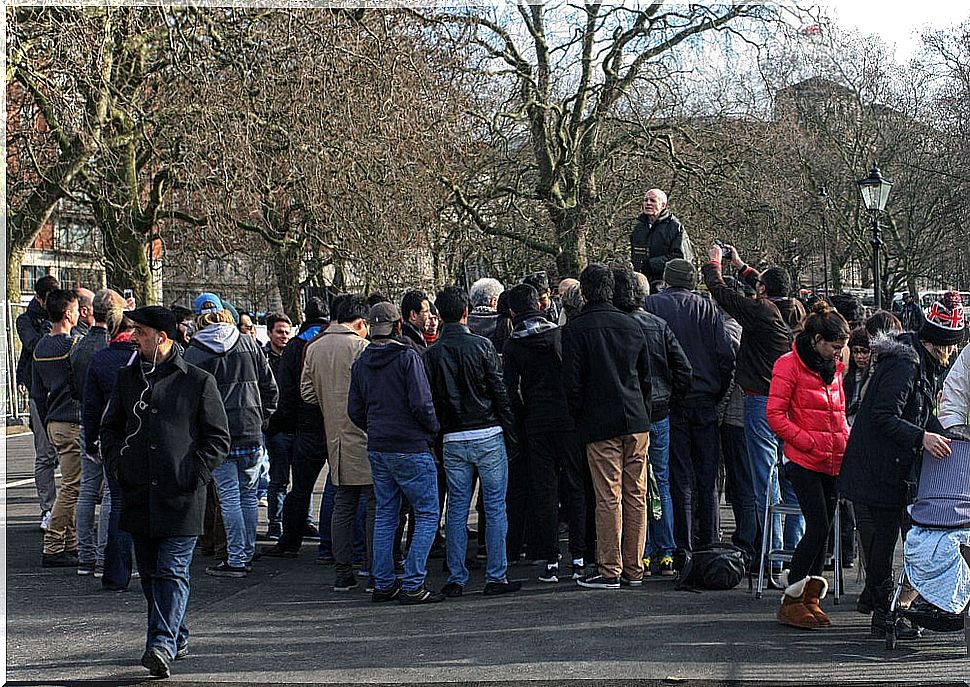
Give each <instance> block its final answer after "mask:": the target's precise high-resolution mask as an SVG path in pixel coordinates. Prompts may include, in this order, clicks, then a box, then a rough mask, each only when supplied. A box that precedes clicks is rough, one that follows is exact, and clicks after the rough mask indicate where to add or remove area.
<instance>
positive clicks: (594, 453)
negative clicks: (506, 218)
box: [562, 263, 651, 589]
mask: <svg viewBox="0 0 970 687" xmlns="http://www.w3.org/2000/svg"><path fill="white" fill-rule="evenodd" d="M579 283H580V286H581V288H582V290H583V297H584V298H585V299H586V305H585V306H584V307H583V310H582V312H581V313H580V314H579V315H577V316H576V317H575V318H573V319H572V320H570V321H569V323H568V324H567V325H566V327H565V329H564V332H563V346H562V347H563V386H564V388H565V391H566V399H567V401H568V403H569V409H570V412H571V414H572V416H573V420H574V421H575V422H576V425H577V426H578V427H579V433H580V438H581V440H582V442H583V443H584V444H585V445H586V458H587V460H588V461H589V467H590V472H591V473H592V478H593V490H594V492H595V494H596V563H597V565H598V567H599V571H598V572H596V573H592V574H590V575H587V576H586V577H583V578H581V579H579V580H577V583H578V584H579V585H580V586H581V587H587V588H590V589H619V588H620V585H621V584H626V585H629V586H632V587H639V586H640V585H642V584H643V543H644V541H645V539H646V536H647V519H646V499H647V448H648V446H649V444H650V434H649V432H650V394H651V382H650V353H649V351H648V350H647V341H646V339H645V338H644V336H643V332H642V331H641V330H640V325H639V324H637V322H636V321H635V320H634V319H633V318H632V317H629V316H628V315H626V314H625V313H622V312H620V311H619V310H617V309H616V308H615V307H614V306H613V304H612V300H613V287H614V279H613V272H612V271H611V270H610V268H609V267H607V266H606V265H604V264H602V263H592V264H591V265H589V266H588V267H587V268H586V269H584V270H583V272H582V274H581V275H580V276H579Z"/></svg>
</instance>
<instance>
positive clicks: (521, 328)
mask: <svg viewBox="0 0 970 687" xmlns="http://www.w3.org/2000/svg"><path fill="white" fill-rule="evenodd" d="M514 325H515V326H514V327H513V329H512V334H511V335H510V336H509V338H508V340H507V341H506V342H505V350H504V351H503V353H502V365H503V367H504V369H505V387H506V389H508V392H509V400H510V401H511V403H512V412H513V413H515V416H516V418H518V419H519V420H520V421H521V422H522V425H523V426H524V427H525V429H526V431H527V432H535V433H543V432H557V431H563V430H567V431H568V430H572V429H573V419H572V417H571V416H570V414H569V406H568V405H567V403H566V391H565V390H564V389H563V386H562V329H560V328H559V326H558V325H555V324H553V323H552V322H550V321H549V320H547V319H546V317H545V315H543V314H542V313H540V312H538V311H532V312H524V313H522V314H521V315H518V316H516V317H515V319H514Z"/></svg>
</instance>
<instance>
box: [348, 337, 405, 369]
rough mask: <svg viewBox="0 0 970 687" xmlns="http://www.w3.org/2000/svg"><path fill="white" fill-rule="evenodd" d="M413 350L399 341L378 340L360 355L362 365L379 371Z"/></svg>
mask: <svg viewBox="0 0 970 687" xmlns="http://www.w3.org/2000/svg"><path fill="white" fill-rule="evenodd" d="M413 350H414V348H413V347H412V346H411V345H410V344H406V343H404V342H401V341H398V340H397V339H378V340H377V341H373V342H371V345H370V346H368V347H367V348H365V349H364V351H363V352H362V353H361V354H360V364H361V365H363V366H364V367H366V368H368V369H371V370H379V369H381V368H383V367H387V366H388V365H390V364H391V363H393V362H394V361H395V360H397V359H398V358H400V357H401V356H402V355H404V354H405V353H406V352H408V351H413Z"/></svg>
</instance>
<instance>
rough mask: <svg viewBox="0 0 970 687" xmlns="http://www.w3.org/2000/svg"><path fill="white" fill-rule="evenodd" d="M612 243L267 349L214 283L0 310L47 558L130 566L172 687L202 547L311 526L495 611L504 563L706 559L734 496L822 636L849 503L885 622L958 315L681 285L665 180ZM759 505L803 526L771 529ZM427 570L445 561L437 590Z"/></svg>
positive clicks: (754, 556) (218, 552) (777, 289)
mask: <svg viewBox="0 0 970 687" xmlns="http://www.w3.org/2000/svg"><path fill="white" fill-rule="evenodd" d="M631 249H632V250H631V255H632V263H631V262H630V261H626V260H622V261H615V262H613V263H610V264H604V263H592V264H590V265H589V266H588V267H586V268H585V269H584V270H583V271H582V273H581V274H580V275H579V278H578V279H571V278H567V279H563V280H561V281H560V282H559V283H558V285H557V288H556V289H555V290H553V289H552V288H551V285H550V283H549V280H548V277H547V276H546V274H545V273H542V272H540V273H536V274H532V275H529V276H526V277H525V278H524V279H523V280H522V281H521V283H518V284H515V285H513V286H511V287H510V288H505V286H504V285H503V284H502V283H500V282H499V281H497V280H495V279H491V278H484V279H480V280H478V281H477V282H475V283H474V284H472V285H471V287H470V289H469V291H468V292H467V293H466V291H465V290H464V289H462V288H460V287H458V286H449V287H446V288H444V289H442V290H440V291H438V292H437V293H436V294H434V295H433V296H432V295H431V294H429V293H425V292H424V291H421V290H418V289H412V290H409V291H407V292H406V293H404V294H403V297H402V298H400V300H399V301H396V302H392V301H391V300H390V299H388V298H385V297H384V296H383V295H382V294H378V293H373V294H369V295H364V294H359V293H344V294H340V295H337V296H336V297H335V298H334V299H333V300H332V301H331V302H329V303H328V302H327V301H325V300H322V299H320V298H316V297H314V298H310V299H309V300H308V301H307V303H306V306H305V309H304V312H303V313H302V314H303V320H302V322H301V323H300V324H299V326H298V328H296V330H295V331H294V329H293V327H294V324H293V322H292V321H291V319H290V318H289V317H287V316H286V315H282V314H269V315H267V316H266V320H265V323H266V330H267V335H268V338H269V341H268V342H267V343H266V344H265V345H260V344H259V343H258V342H257V340H256V338H255V327H254V320H253V318H252V316H250V315H248V314H246V313H242V314H240V313H236V312H234V310H233V309H232V308H231V306H229V304H227V303H224V302H223V301H222V299H221V298H220V297H219V296H218V295H217V294H215V293H202V294H200V295H199V296H198V297H197V298H196V299H195V301H194V303H193V307H192V309H187V308H180V307H175V308H172V309H169V308H164V307H161V306H142V307H134V303H133V302H131V301H130V300H129V301H126V299H124V298H122V297H121V296H120V295H118V294H117V293H116V292H114V291H112V290H110V289H102V290H100V291H98V292H97V293H92V292H90V291H87V290H85V289H78V290H65V289H60V288H59V287H58V284H57V282H56V280H55V279H54V278H53V277H44V278H42V279H40V280H39V281H38V282H37V284H36V288H35V298H34V300H32V301H31V303H30V305H29V307H28V309H27V312H26V313H25V314H24V315H22V316H21V318H19V319H18V321H17V328H18V332H19V333H20V335H21V339H22V342H23V351H24V353H23V356H22V357H21V360H20V364H19V365H18V370H17V372H18V382H20V383H21V384H22V385H23V386H24V388H29V394H30V412H31V420H32V425H33V428H34V443H35V449H36V470H35V479H36V484H37V492H38V498H39V501H40V508H41V512H42V521H41V528H42V529H43V530H44V539H43V554H42V564H43V565H44V566H45V567H66V568H75V569H76V570H77V573H78V574H79V575H92V576H96V577H100V579H101V584H102V585H103V587H104V588H105V589H111V590H119V589H125V588H127V587H128V585H129V581H130V579H131V577H132V576H134V575H139V576H140V583H141V586H142V589H143V592H144V594H145V596H146V599H147V600H148V609H149V612H148V633H147V640H146V648H145V653H144V655H143V656H142V664H143V665H144V666H145V667H146V668H148V669H149V671H150V672H151V674H152V675H154V676H160V677H165V676H168V674H169V671H170V662H171V661H172V660H177V659H179V658H182V657H184V656H185V655H186V654H187V652H188V630H187V628H186V626H185V609H186V605H187V601H188V593H189V592H188V590H189V567H190V563H191V561H192V558H193V553H194V551H196V550H199V551H201V552H202V553H203V554H205V555H208V556H212V557H213V558H214V559H215V560H214V562H213V564H212V565H209V566H207V567H206V569H205V572H206V573H207V574H209V575H213V576H216V577H223V578H243V577H246V576H247V575H249V574H251V572H252V571H253V566H254V565H255V564H256V561H257V560H258V559H259V558H260V557H262V556H266V557H277V558H296V557H297V556H298V555H299V553H300V552H301V551H302V550H303V549H302V544H303V541H304V539H305V538H308V537H310V538H313V539H315V540H318V542H319V543H318V545H317V547H316V559H317V560H318V561H320V562H321V563H328V564H332V565H333V582H332V584H333V589H334V590H335V591H338V592H346V591H350V590H353V589H356V588H358V586H359V582H358V580H359V579H360V580H366V583H365V589H366V590H367V591H368V592H370V594H371V599H372V600H373V601H374V602H376V603H382V602H391V601H396V602H398V603H400V604H404V605H421V604H428V603H436V602H440V601H443V600H444V599H447V598H452V599H454V598H456V597H460V596H462V594H463V592H464V590H465V589H466V588H467V587H468V585H469V584H470V572H469V570H470V569H478V568H481V567H482V565H483V563H484V580H485V582H484V589H483V592H484V594H486V595H497V594H509V593H514V592H516V591H518V590H519V589H520V588H521V586H522V582H521V580H520V579H510V577H509V568H510V566H512V565H516V564H518V563H520V562H522V561H532V562H536V563H538V568H537V569H536V570H537V573H536V577H537V579H538V581H539V582H541V583H549V584H552V583H557V582H560V581H562V580H564V579H570V580H574V581H575V583H576V584H578V585H579V586H581V587H584V588H587V589H619V588H621V587H639V586H641V585H642V584H643V579H644V577H645V576H650V575H660V576H674V575H676V574H677V572H678V570H680V569H681V568H683V567H684V565H685V563H686V561H687V560H688V559H689V557H690V555H691V552H696V551H700V550H703V549H708V548H710V547H713V546H715V545H717V544H719V543H720V542H721V539H722V526H721V522H720V503H721V500H722V497H725V496H726V498H727V499H728V500H729V501H730V506H731V509H732V511H733V515H734V530H733V532H731V533H730V535H729V537H730V541H731V542H732V543H733V544H734V545H735V546H736V547H737V548H738V549H740V550H741V551H742V552H743V554H744V557H745V559H746V560H747V561H748V563H749V565H751V566H753V567H754V566H757V565H759V564H760V563H761V561H762V558H763V557H764V556H765V555H766V553H767V551H768V550H776V549H782V548H784V549H788V550H790V551H791V552H792V556H791V561H790V563H788V564H787V565H786V566H785V567H784V569H782V567H781V564H780V562H775V561H772V562H771V563H770V565H775V566H778V567H775V568H770V570H769V572H770V578H771V580H772V582H773V583H774V584H775V585H776V586H777V587H778V588H779V589H782V590H784V593H783V601H782V603H781V606H780V607H779V609H778V611H777V617H778V619H779V620H780V621H781V622H783V623H786V624H789V625H793V626H795V627H799V628H811V629H815V628H818V627H822V626H826V625H829V624H831V621H830V619H829V618H828V616H827V615H826V614H825V613H824V611H823V610H822V608H821V606H820V601H821V599H823V598H824V597H825V594H826V588H827V583H826V580H825V578H824V576H823V575H822V573H823V569H824V567H825V565H826V561H827V560H828V548H827V544H828V542H829V540H830V539H831V537H830V530H831V527H832V521H833V514H834V511H835V507H836V503H841V504H842V509H841V512H842V514H843V518H842V521H843V527H844V528H845V529H846V536H843V537H842V542H843V545H844V546H845V547H846V549H845V551H844V552H843V565H844V566H846V567H852V566H853V565H854V564H855V563H854V561H855V557H856V556H855V552H854V548H853V543H854V542H855V540H856V537H855V536H854V534H853V532H854V530H855V529H856V528H857V529H858V533H859V537H858V539H859V541H861V544H862V548H863V551H864V554H865V555H864V561H865V567H866V573H867V580H866V587H865V591H864V592H863V595H862V597H861V598H860V600H859V607H860V609H862V610H868V611H870V612H872V631H873V634H875V635H877V636H878V635H879V634H880V633H885V631H886V624H887V623H888V622H891V620H890V619H889V612H888V611H889V596H890V592H891V586H892V561H893V552H894V549H895V546H896V542H897V539H898V537H899V534H900V531H905V529H906V527H907V522H906V512H905V510H904V508H905V506H906V505H907V503H909V502H910V501H911V496H912V494H911V488H910V487H911V485H912V483H913V481H914V480H915V478H914V476H913V475H914V474H915V473H916V472H917V471H918V470H919V461H920V455H921V452H922V450H923V449H925V451H926V452H927V454H928V455H930V456H933V457H934V458H944V457H945V456H947V455H948V454H949V452H950V446H951V441H952V440H954V439H958V438H960V436H961V434H960V433H961V432H966V429H967V428H966V425H967V424H968V420H970V418H968V409H970V352H968V351H970V348H964V351H963V353H961V354H960V355H959V358H957V357H956V353H957V350H958V349H959V347H960V346H961V345H963V344H964V343H965V341H966V326H965V321H964V317H963V314H962V312H963V311H962V306H961V304H960V303H959V302H953V301H952V300H951V301H949V302H940V303H935V304H933V306H932V307H931V308H930V309H929V311H928V312H925V313H924V312H923V311H922V310H919V312H918V314H917V313H910V314H909V316H908V317H909V321H908V323H907V324H908V325H909V326H908V327H907V328H904V327H903V325H902V323H901V322H900V321H899V319H898V318H896V317H895V316H894V315H892V314H891V313H888V312H886V311H881V310H880V311H877V312H874V313H867V312H866V311H865V309H864V308H863V307H862V305H861V303H860V302H859V301H858V299H854V298H852V297H843V296H839V297H833V298H832V299H830V300H825V299H819V300H818V301H817V302H814V303H812V302H809V303H807V304H806V303H803V302H801V301H800V300H798V299H796V298H793V297H792V296H791V293H792V290H793V289H792V283H791V279H790V276H789V274H788V272H787V271H786V270H784V269H783V268H780V267H777V266H770V267H767V268H766V269H763V270H757V269H755V268H753V267H751V266H749V265H747V264H745V263H744V261H743V260H742V258H741V256H740V255H739V253H738V251H737V249H735V248H734V247H731V246H724V245H721V244H715V245H712V246H711V249H710V253H709V256H708V258H709V259H708V260H707V262H706V263H705V264H704V265H703V267H702V269H701V271H700V272H701V274H700V275H699V274H698V271H697V269H696V268H695V264H694V260H693V250H692V248H691V245H690V241H689V239H688V238H687V235H686V232H685V231H684V229H683V227H682V226H681V224H680V222H679V221H677V219H676V218H675V217H674V216H673V215H671V214H670V212H669V210H668V209H667V198H666V196H665V195H664V194H663V192H661V191H659V190H657V189H652V190H650V191H649V192H648V193H647V194H646V196H645V198H644V205H643V214H642V215H641V216H640V218H639V219H638V222H637V226H636V228H635V229H634V231H633V233H632V235H631ZM728 265H730V268H731V269H730V270H728ZM728 272H730V273H728ZM701 278H702V279H703V283H704V285H705V287H706V289H705V290H704V291H701V290H699V289H698V281H699V279H701ZM806 305H807V306H808V307H807V309H806ZM952 359H956V362H955V363H954V364H953V365H952V369H951V362H953V360H952ZM944 380H945V383H944ZM941 393H942V397H941V396H940V394H941ZM937 407H939V412H938V413H937V412H936V409H937ZM58 464H59V465H60V468H61V475H62V479H61V484H60V488H55V483H54V478H53V475H54V467H55V466H56V465H58ZM325 466H326V467H327V480H326V487H325V489H324V493H323V498H322V503H321V504H320V510H319V513H320V515H319V520H318V521H317V522H315V521H314V516H315V514H316V508H315V507H314V504H313V502H312V496H313V491H314V485H315V484H316V483H317V480H318V479H319V478H320V476H321V474H322V472H323V469H324V467H325ZM263 488H264V489H265V492H266V494H265V506H266V521H267V523H268V524H267V529H266V530H265V531H259V517H258V514H259V507H260V506H259V504H260V490H261V489H263ZM99 498H100V499H101V511H100V513H101V517H100V522H96V519H95V513H96V504H97V502H98V500H99ZM779 501H782V502H785V503H787V504H791V505H795V504H797V505H798V506H799V507H800V513H801V514H800V515H789V516H787V517H786V518H785V522H784V523H783V526H782V523H781V521H780V519H779V522H778V523H777V525H776V526H775V525H773V524H772V525H773V526H769V527H767V528H766V523H767V519H766V508H767V506H768V504H770V503H777V502H779ZM473 502H475V504H476V505H475V507H476V509H477V511H478V513H477V532H476V538H477V546H476V547H473V548H472V549H471V550H470V549H469V512H470V510H471V508H472V504H473ZM655 504H656V505H655ZM442 516H443V518H442ZM442 520H443V522H442ZM769 524H770V523H769ZM765 529H768V530H769V531H770V534H771V538H769V537H768V536H767V534H766V533H765ZM560 533H564V534H566V535H567V539H568V544H567V546H566V554H567V556H568V557H567V558H566V559H565V560H563V556H562V551H561V547H560ZM260 539H263V540H265V541H267V542H270V543H269V545H267V546H263V547H262V548H259V547H258V545H257V541H258V540H260ZM766 539H770V540H769V541H766V542H765V540H766ZM132 553H134V561H135V565H134V568H136V570H133V559H132ZM435 556H437V557H443V558H444V562H445V565H446V568H447V571H448V578H447V582H446V583H445V584H444V586H443V587H442V588H441V589H437V590H436V589H433V588H431V587H430V586H429V585H428V584H427V582H426V578H427V566H428V560H429V558H432V557H435ZM517 576H518V577H521V575H517Z"/></svg>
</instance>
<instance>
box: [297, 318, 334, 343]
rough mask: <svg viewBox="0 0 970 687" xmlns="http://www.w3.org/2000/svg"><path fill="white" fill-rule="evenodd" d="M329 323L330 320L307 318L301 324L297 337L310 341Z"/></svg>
mask: <svg viewBox="0 0 970 687" xmlns="http://www.w3.org/2000/svg"><path fill="white" fill-rule="evenodd" d="M329 325H330V321H329V320H322V319H321V320H307V321H306V322H304V323H303V324H301V325H300V331H299V332H297V334H296V338H297V339H302V340H303V341H309V340H310V339H312V338H313V337H315V336H316V335H317V334H319V333H320V332H322V331H323V330H324V329H326V328H327V327H328V326H329Z"/></svg>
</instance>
